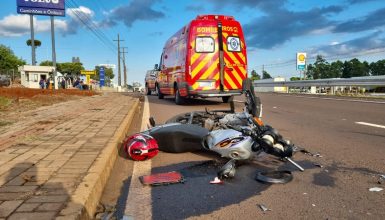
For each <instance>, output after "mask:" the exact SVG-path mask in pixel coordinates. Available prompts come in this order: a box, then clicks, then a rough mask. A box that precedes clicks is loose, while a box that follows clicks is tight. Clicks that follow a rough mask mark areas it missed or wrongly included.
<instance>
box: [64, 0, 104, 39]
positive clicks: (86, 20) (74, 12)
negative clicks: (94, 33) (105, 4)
mask: <svg viewBox="0 0 385 220" xmlns="http://www.w3.org/2000/svg"><path fill="white" fill-rule="evenodd" d="M66 14H67V16H68V17H69V18H70V19H69V20H67V21H66V23H67V28H66V29H65V30H62V32H61V33H62V34H63V35H64V36H65V35H72V34H76V33H77V31H78V29H79V28H81V27H84V26H85V25H89V26H93V27H99V24H98V23H97V22H95V21H93V17H94V15H95V13H94V11H92V10H91V9H90V8H87V7H85V6H79V8H67V10H66Z"/></svg>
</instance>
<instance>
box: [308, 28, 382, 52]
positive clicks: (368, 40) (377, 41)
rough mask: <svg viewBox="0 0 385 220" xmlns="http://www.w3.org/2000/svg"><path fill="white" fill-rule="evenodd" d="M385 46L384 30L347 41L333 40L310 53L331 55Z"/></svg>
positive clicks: (365, 50)
mask: <svg viewBox="0 0 385 220" xmlns="http://www.w3.org/2000/svg"><path fill="white" fill-rule="evenodd" d="M384 48H385V37H384V34H383V32H380V31H378V32H375V33H373V34H369V35H366V36H364V37H359V38H356V39H353V40H349V41H345V42H341V43H339V42H332V43H331V44H329V45H324V46H320V47H317V48H314V49H312V50H311V51H310V54H324V55H325V56H329V57H338V56H341V55H351V54H362V53H367V52H370V51H376V50H379V49H382V50H383V49H384Z"/></svg>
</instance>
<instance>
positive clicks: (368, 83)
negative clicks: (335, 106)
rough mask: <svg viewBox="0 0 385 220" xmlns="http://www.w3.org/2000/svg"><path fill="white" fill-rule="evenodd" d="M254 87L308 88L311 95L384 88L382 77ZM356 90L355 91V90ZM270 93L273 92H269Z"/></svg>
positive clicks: (258, 83) (266, 83)
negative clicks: (324, 92)
mask: <svg viewBox="0 0 385 220" xmlns="http://www.w3.org/2000/svg"><path fill="white" fill-rule="evenodd" d="M254 86H255V87H256V90H257V91H258V88H277V87H280V88H286V89H285V90H284V91H286V92H289V91H290V89H292V88H310V91H311V92H312V93H316V92H317V91H318V90H319V91H321V88H330V91H331V92H332V93H333V94H334V93H335V91H336V90H337V89H336V88H339V89H341V88H342V89H343V90H345V89H346V88H349V89H351V87H354V88H356V87H357V88H364V90H370V89H373V88H375V87H385V75H384V76H370V77H353V78H333V79H318V80H298V81H276V82H274V81H273V80H272V81H266V80H263V81H258V80H257V81H254ZM356 90H357V89H356ZM271 91H274V89H273V90H271Z"/></svg>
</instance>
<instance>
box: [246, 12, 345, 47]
mask: <svg viewBox="0 0 385 220" xmlns="http://www.w3.org/2000/svg"><path fill="white" fill-rule="evenodd" d="M341 11H342V7H339V6H329V7H324V8H313V9H311V10H309V11H300V12H294V11H289V10H287V9H284V8H281V9H277V8H276V9H274V11H271V12H268V13H267V15H265V16H262V17H259V18H255V19H254V20H252V21H251V22H250V23H248V24H245V25H244V31H245V33H246V40H247V43H248V45H249V47H251V48H262V49H270V48H273V47H276V46H278V45H281V44H284V43H285V42H287V41H289V40H291V39H292V38H294V37H298V36H303V35H306V34H316V33H320V32H321V33H324V32H325V31H327V30H329V29H331V27H332V26H333V25H334V24H335V22H333V21H331V20H329V18H328V16H329V15H330V14H335V13H339V12H341Z"/></svg>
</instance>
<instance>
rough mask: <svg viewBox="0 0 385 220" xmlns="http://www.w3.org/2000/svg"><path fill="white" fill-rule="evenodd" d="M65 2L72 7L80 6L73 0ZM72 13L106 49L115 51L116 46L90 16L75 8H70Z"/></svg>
mask: <svg viewBox="0 0 385 220" xmlns="http://www.w3.org/2000/svg"><path fill="white" fill-rule="evenodd" d="M66 3H67V4H68V5H69V6H70V7H72V8H74V9H75V8H80V6H79V5H78V4H77V3H76V2H74V0H69V1H66ZM72 12H73V13H74V15H75V16H76V17H77V18H78V20H79V21H80V22H81V23H82V24H83V25H84V26H85V27H86V28H87V29H88V30H89V31H90V32H91V33H92V34H93V35H94V36H95V37H96V38H97V39H98V40H99V41H100V42H101V43H103V44H104V45H105V46H106V47H107V48H108V49H110V50H111V51H112V52H113V53H117V48H116V46H115V45H114V44H113V43H112V40H110V39H108V37H107V36H106V35H105V34H104V33H103V31H101V30H100V29H99V28H98V27H97V26H96V25H95V23H94V22H93V21H92V20H91V18H90V16H88V15H86V14H84V13H80V12H79V11H77V10H72Z"/></svg>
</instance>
